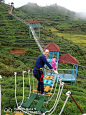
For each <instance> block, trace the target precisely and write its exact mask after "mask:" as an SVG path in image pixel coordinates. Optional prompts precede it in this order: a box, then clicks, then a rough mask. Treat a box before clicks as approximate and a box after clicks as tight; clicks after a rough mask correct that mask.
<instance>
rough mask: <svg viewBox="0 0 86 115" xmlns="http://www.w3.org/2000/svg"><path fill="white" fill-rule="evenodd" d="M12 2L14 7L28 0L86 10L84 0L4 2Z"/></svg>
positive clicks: (9, 0)
mask: <svg viewBox="0 0 86 115" xmlns="http://www.w3.org/2000/svg"><path fill="white" fill-rule="evenodd" d="M11 2H14V7H15V8H18V7H21V6H23V5H25V4H27V3H28V2H31V3H37V4H38V5H40V6H46V5H51V4H55V3H57V5H60V6H62V7H65V8H67V9H69V10H71V11H74V12H86V0H5V3H6V4H8V3H11Z"/></svg>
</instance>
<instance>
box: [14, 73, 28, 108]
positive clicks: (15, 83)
mask: <svg viewBox="0 0 86 115" xmlns="http://www.w3.org/2000/svg"><path fill="white" fill-rule="evenodd" d="M25 72H26V71H23V99H22V102H21V105H22V104H23V101H24V73H25ZM14 75H15V100H16V105H17V107H18V102H17V98H16V87H17V86H16V75H17V72H14ZM21 105H20V106H21Z"/></svg>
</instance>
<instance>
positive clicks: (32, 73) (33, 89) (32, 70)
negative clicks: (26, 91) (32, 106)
mask: <svg viewBox="0 0 86 115" xmlns="http://www.w3.org/2000/svg"><path fill="white" fill-rule="evenodd" d="M32 79H33V90H34V77H33V69H32Z"/></svg>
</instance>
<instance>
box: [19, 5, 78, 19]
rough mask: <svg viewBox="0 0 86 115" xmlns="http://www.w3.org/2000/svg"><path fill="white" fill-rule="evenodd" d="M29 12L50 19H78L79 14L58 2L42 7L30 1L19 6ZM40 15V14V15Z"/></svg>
mask: <svg viewBox="0 0 86 115" xmlns="http://www.w3.org/2000/svg"><path fill="white" fill-rule="evenodd" d="M19 9H20V10H22V11H23V12H25V13H27V14H29V15H30V14H31V15H32V16H33V17H34V16H36V17H42V18H46V17H47V18H48V19H57V21H58V20H59V19H61V20H73V19H77V18H78V15H76V13H75V12H73V11H70V10H68V9H66V8H64V7H61V6H58V5H56V4H53V5H50V6H45V7H41V6H38V5H37V4H34V3H28V4H26V5H24V6H22V7H20V8H19ZM39 15H40V16H39Z"/></svg>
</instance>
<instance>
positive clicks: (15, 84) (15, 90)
mask: <svg viewBox="0 0 86 115" xmlns="http://www.w3.org/2000/svg"><path fill="white" fill-rule="evenodd" d="M16 74H17V72H14V75H15V100H16V105H17V107H18V103H17V98H16V87H17V86H16Z"/></svg>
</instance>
